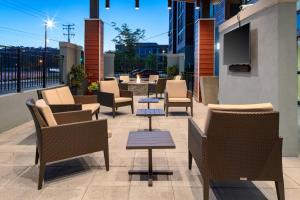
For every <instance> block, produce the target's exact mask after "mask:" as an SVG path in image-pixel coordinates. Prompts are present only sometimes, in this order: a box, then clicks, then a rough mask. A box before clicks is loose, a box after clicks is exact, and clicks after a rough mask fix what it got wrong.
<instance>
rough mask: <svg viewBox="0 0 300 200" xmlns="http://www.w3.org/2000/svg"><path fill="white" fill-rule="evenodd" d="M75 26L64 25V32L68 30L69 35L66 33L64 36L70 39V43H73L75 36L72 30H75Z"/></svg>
mask: <svg viewBox="0 0 300 200" xmlns="http://www.w3.org/2000/svg"><path fill="white" fill-rule="evenodd" d="M74 26H75V24H63V30H66V31H67V33H64V36H67V37H68V42H69V43H70V42H71V37H74V36H75V34H74V33H72V30H74V29H75V28H74Z"/></svg>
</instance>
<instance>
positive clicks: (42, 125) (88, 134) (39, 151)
mask: <svg viewBox="0 0 300 200" xmlns="http://www.w3.org/2000/svg"><path fill="white" fill-rule="evenodd" d="M26 105H27V107H28V108H29V111H30V113H31V115H32V118H33V120H34V124H35V128H36V136H37V143H36V157H35V164H38V161H40V166H39V178H38V189H41V188H42V184H43V179H44V174H45V168H46V164H48V163H51V162H55V161H59V160H64V159H68V158H73V157H77V156H81V155H85V154H89V153H94V152H98V151H103V152H104V158H105V166H106V170H107V171H108V170H109V148H108V138H109V137H110V134H111V133H109V131H108V129H107V120H96V121H95V120H92V115H91V112H90V111H72V112H63V113H54V114H53V113H52V111H51V109H50V107H49V106H48V105H47V104H46V103H45V101H44V100H38V101H37V102H34V100H32V99H30V100H27V102H26Z"/></svg>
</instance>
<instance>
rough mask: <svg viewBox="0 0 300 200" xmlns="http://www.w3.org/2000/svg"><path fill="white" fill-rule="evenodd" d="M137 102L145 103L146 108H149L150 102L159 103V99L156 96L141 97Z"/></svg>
mask: <svg viewBox="0 0 300 200" xmlns="http://www.w3.org/2000/svg"><path fill="white" fill-rule="evenodd" d="M139 103H147V104H148V109H150V103H159V99H157V98H143V99H140V100H139Z"/></svg>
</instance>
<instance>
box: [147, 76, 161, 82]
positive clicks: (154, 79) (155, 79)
mask: <svg viewBox="0 0 300 200" xmlns="http://www.w3.org/2000/svg"><path fill="white" fill-rule="evenodd" d="M158 79H159V75H149V83H156V82H157V81H158Z"/></svg>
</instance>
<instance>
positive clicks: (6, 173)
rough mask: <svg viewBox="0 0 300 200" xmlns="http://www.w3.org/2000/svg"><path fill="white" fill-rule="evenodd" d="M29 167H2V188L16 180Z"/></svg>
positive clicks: (0, 178)
mask: <svg viewBox="0 0 300 200" xmlns="http://www.w3.org/2000/svg"><path fill="white" fill-rule="evenodd" d="M26 168H27V167H20V166H1V167H0V187H3V186H5V185H6V184H7V183H8V182H9V181H12V180H13V179H15V178H16V177H17V176H18V175H20V174H21V173H22V172H23V171H25V170H26Z"/></svg>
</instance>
